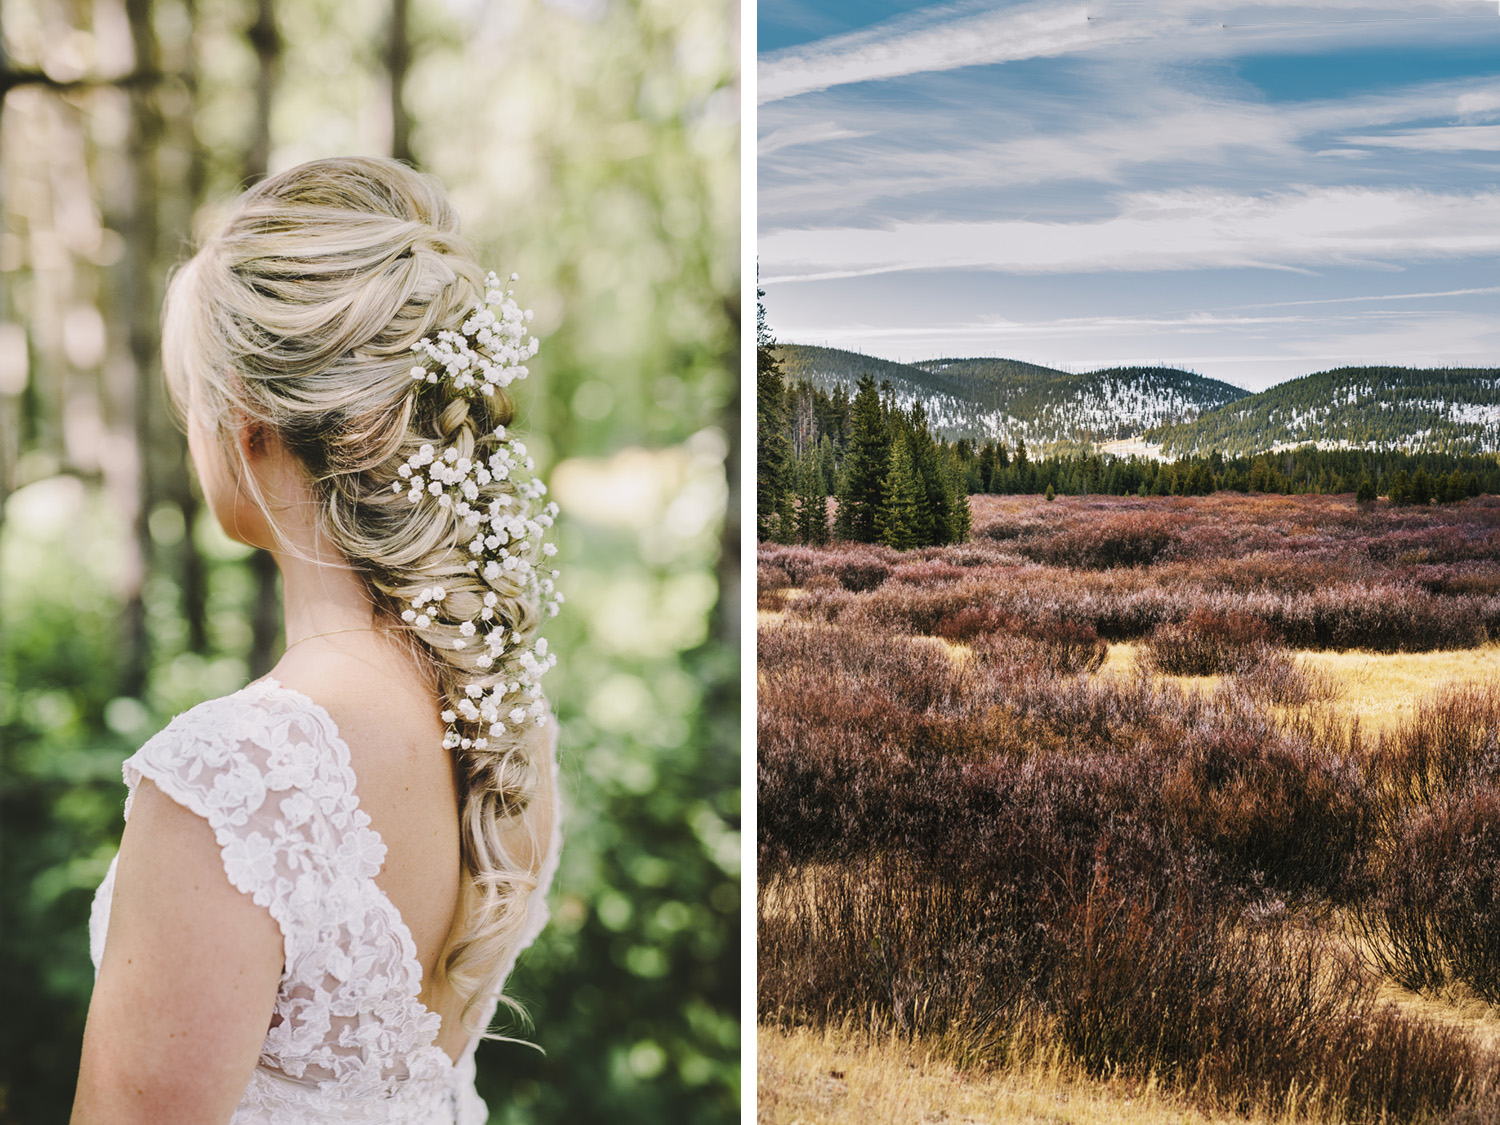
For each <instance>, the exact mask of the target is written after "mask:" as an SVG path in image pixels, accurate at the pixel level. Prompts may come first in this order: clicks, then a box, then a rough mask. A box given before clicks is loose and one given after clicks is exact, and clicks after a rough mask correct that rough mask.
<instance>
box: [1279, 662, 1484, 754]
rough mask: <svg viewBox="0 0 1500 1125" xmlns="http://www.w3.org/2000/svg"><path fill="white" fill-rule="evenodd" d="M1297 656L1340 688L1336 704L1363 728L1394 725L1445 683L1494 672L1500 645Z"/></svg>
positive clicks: (1478, 678) (1479, 678) (1407, 716)
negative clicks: (1443, 649) (1441, 650)
mask: <svg viewBox="0 0 1500 1125" xmlns="http://www.w3.org/2000/svg"><path fill="white" fill-rule="evenodd" d="M1298 659H1299V660H1301V661H1302V662H1303V663H1304V664H1306V665H1307V666H1308V667H1311V668H1314V669H1317V670H1319V671H1321V672H1323V673H1325V674H1326V675H1328V676H1331V677H1332V678H1333V679H1334V681H1335V682H1336V683H1338V684H1339V686H1340V687H1341V688H1342V689H1343V690H1342V692H1341V694H1340V697H1339V699H1338V700H1337V702H1336V705H1337V706H1338V707H1339V708H1340V709H1341V710H1343V711H1344V713H1345V714H1347V715H1349V716H1350V717H1354V716H1356V715H1357V716H1358V717H1359V721H1360V725H1361V726H1362V727H1363V728H1364V729H1365V730H1366V731H1368V732H1371V733H1374V732H1375V731H1379V730H1385V729H1388V728H1391V727H1395V726H1398V725H1399V724H1400V723H1402V722H1405V721H1406V720H1407V719H1409V718H1411V716H1412V713H1413V711H1414V710H1415V709H1416V704H1417V702H1418V701H1419V700H1420V699H1421V698H1422V697H1423V696H1425V695H1428V694H1430V693H1431V692H1432V691H1433V690H1435V689H1436V688H1439V687H1441V686H1442V685H1443V684H1446V683H1458V682H1462V681H1466V680H1482V679H1487V678H1489V677H1491V676H1496V675H1500V645H1494V644H1491V645H1485V646H1484V647H1483V648H1468V649H1454V650H1449V651H1445V652H1411V653H1405V652H1398V653H1373V652H1303V653H1299V654H1298Z"/></svg>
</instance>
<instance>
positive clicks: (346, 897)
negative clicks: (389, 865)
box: [89, 679, 560, 1125]
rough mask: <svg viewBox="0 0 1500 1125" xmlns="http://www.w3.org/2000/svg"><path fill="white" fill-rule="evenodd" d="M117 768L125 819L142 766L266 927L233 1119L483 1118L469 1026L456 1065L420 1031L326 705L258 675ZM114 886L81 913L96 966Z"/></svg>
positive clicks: (399, 924) (240, 1122)
mask: <svg viewBox="0 0 1500 1125" xmlns="http://www.w3.org/2000/svg"><path fill="white" fill-rule="evenodd" d="M554 769H555V765H554ZM124 772H125V784H126V785H127V786H128V787H129V790H130V796H128V797H127V798H126V801H125V815H126V817H127V818H128V817H129V816H130V803H131V799H132V798H133V797H134V795H135V789H136V786H137V785H139V784H140V781H141V779H142V778H149V779H150V780H151V781H152V782H154V783H155V784H156V785H157V787H159V788H160V789H161V790H162V792H164V793H166V794H167V795H168V796H169V797H171V798H172V799H173V800H174V801H177V802H178V803H179V804H181V805H183V806H185V807H186V808H188V809H191V810H192V811H193V812H195V813H197V814H198V815H199V816H201V817H203V818H204V819H205V820H207V821H208V823H209V825H210V826H212V828H213V830H214V834H215V836H216V837H217V838H218V842H219V847H220V849H221V852H222V855H223V859H224V872H225V874H226V875H227V876H228V878H229V881H230V882H231V883H232V884H234V886H236V887H237V888H239V889H240V890H241V891H243V892H244V893H245V894H248V895H250V896H252V897H253V898H254V900H255V902H256V903H257V904H258V905H260V906H263V907H265V908H266V909H267V910H269V911H270V913H271V916H272V917H273V918H274V919H275V920H276V923H277V925H278V926H279V927H280V929H281V933H282V939H283V944H284V948H285V953H286V963H285V967H284V968H283V970H282V977H281V988H280V990H279V992H278V994H277V997H276V1007H275V1011H274V1013H273V1015H272V1018H271V1024H270V1027H269V1029H268V1030H267V1032H266V1039H265V1043H264V1044H262V1046H261V1053H260V1060H259V1062H258V1064H257V1065H256V1067H255V1071H254V1072H253V1074H252V1075H251V1077H250V1084H249V1085H248V1086H247V1087H246V1089H245V1094H244V1097H243V1098H241V1099H240V1103H239V1106H238V1107H237V1108H236V1110H235V1113H234V1116H233V1117H232V1118H231V1122H232V1123H233V1125H293V1123H296V1125H312V1123H320V1122H352V1121H357V1122H380V1123H388V1125H398V1123H400V1125H436V1123H439V1122H441V1123H443V1125H484V1122H485V1121H486V1120H487V1117H488V1114H487V1112H486V1109H485V1105H484V1102H483V1101H482V1100H480V1098H479V1095H478V1094H477V1093H476V1092H475V1090H474V1047H475V1045H476V1043H477V1040H475V1041H474V1042H471V1043H470V1044H469V1047H468V1049H467V1050H466V1051H465V1052H464V1054H463V1055H462V1057H461V1058H460V1059H459V1061H458V1062H457V1063H453V1062H452V1061H450V1059H449V1058H448V1055H447V1054H446V1052H444V1051H443V1049H442V1048H441V1047H438V1046H436V1045H435V1044H434V1042H433V1040H434V1038H435V1037H436V1035H437V1032H438V1027H439V1023H440V1021H439V1018H438V1016H437V1014H436V1013H435V1012H431V1011H429V1010H428V1009H427V1008H426V1007H425V1006H424V1005H423V1004H422V1003H421V1001H420V1000H418V999H417V996H418V994H419V993H420V991H421V988H422V966H421V964H420V962H418V960H417V949H416V945H415V943H414V942H413V941H412V936H411V932H410V931H409V930H408V929H407V927H406V924H405V923H404V922H403V921H402V920H401V915H400V914H399V913H398V912H397V910H396V907H395V905H394V904H393V903H392V902H391V901H390V899H389V898H387V897H386V895H385V893H384V892H383V891H382V890H381V889H380V888H379V886H377V885H376V883H375V879H374V876H375V874H376V873H377V872H378V871H379V870H380V868H381V864H382V863H383V862H384V860H385V844H384V843H383V842H382V841H381V839H380V836H379V834H378V833H376V832H375V830H374V829H372V828H371V827H370V817H369V815H368V814H367V813H365V812H364V811H363V810H361V809H360V807H359V799H358V798H357V797H356V796H355V792H354V772H353V770H352V769H350V766H349V747H348V746H347V745H345V743H344V741H343V739H342V738H340V737H339V732H338V728H337V727H335V726H334V723H333V720H332V719H331V718H330V717H329V715H328V712H326V711H325V710H323V708H322V707H320V706H318V705H317V704H316V703H314V702H313V701H312V700H310V699H308V698H307V697H306V696H305V695H302V694H301V693H299V692H296V691H293V690H291V689H290V688H285V687H282V686H281V685H280V684H279V683H277V682H276V681H275V680H270V679H265V680H258V681H256V682H255V683H253V684H251V685H250V686H249V687H247V688H245V689H243V690H242V691H238V692H236V693H235V694H233V695H228V696H225V697H224V698H222V699H213V700H210V701H209V702H207V703H202V704H200V705H198V706H197V707H194V708H193V709H192V710H190V711H187V712H184V713H183V714H181V715H179V716H177V718H175V719H173V720H172V722H171V723H170V724H168V726H167V727H166V729H164V730H163V731H162V732H161V733H160V734H158V735H156V736H155V737H154V738H152V739H151V740H150V741H149V742H147V743H146V744H145V745H144V746H142V747H141V749H140V750H138V751H137V752H136V753H135V754H134V755H132V756H131V757H130V758H128V759H127V760H126V762H125V771H124ZM559 842H560V836H559V833H557V832H556V831H554V833H553V839H552V846H551V849H550V850H549V853H548V857H547V861H546V864H545V866H544V868H543V870H542V875H541V880H540V883H539V885H538V888H537V890H536V891H535V892H534V893H533V894H532V896H531V899H530V901H529V902H528V904H527V924H526V931H525V935H524V937H523V939H522V941H521V943H520V944H519V945H518V946H517V947H516V950H515V952H514V953H512V954H511V956H510V963H509V964H507V965H506V966H505V970H506V973H507V974H508V973H509V971H510V968H511V966H512V965H514V963H515V956H516V954H519V953H520V951H521V950H522V949H524V948H525V947H526V946H528V945H530V944H531V942H532V941H533V940H534V939H535V938H536V935H537V934H538V933H539V932H540V931H541V929H542V927H543V926H544V925H545V924H546V921H547V906H546V891H547V887H548V885H549V884H550V882H551V879H552V875H553V873H554V872H555V871H556V869H557V859H558V845H559ZM114 885H115V868H114V864H111V865H110V869H109V874H108V875H106V876H105V878H104V882H103V883H102V884H100V886H99V890H98V891H97V892H96V893H95V895H94V908H93V914H92V916H91V917H90V919H89V946H90V952H91V954H92V956H93V960H94V967H95V970H96V971H97V970H98V966H99V962H100V958H101V957H102V955H103V952H104V938H105V934H106V932H107V931H108V927H109V909H110V901H111V899H112V897H113V895H114Z"/></svg>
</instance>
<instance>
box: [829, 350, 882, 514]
mask: <svg viewBox="0 0 1500 1125" xmlns="http://www.w3.org/2000/svg"><path fill="white" fill-rule="evenodd" d="M889 458H890V444H889V439H888V438H887V436H886V425H885V417H884V411H883V410H882V408H881V404H880V395H879V393H878V392H877V391H876V390H875V380H874V379H873V378H871V377H870V376H868V375H864V376H861V378H860V380H859V391H858V393H856V394H855V396H854V405H853V408H852V410H851V413H850V419H849V445H848V449H847V450H846V452H845V454H844V479H843V484H842V486H841V487H840V489H839V497H838V499H839V509H838V516H837V519H836V522H835V525H834V534H835V535H837V536H838V537H839V538H840V539H852V540H853V541H854V542H856V543H873V542H875V540H876V539H877V538H879V526H878V524H877V522H876V517H877V515H878V513H879V512H880V507H881V504H882V503H883V502H884V498H885V476H886V471H887V465H888V462H889Z"/></svg>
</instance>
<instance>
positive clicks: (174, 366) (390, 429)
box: [162, 158, 555, 1030]
mask: <svg viewBox="0 0 1500 1125" xmlns="http://www.w3.org/2000/svg"><path fill="white" fill-rule="evenodd" d="M483 285H484V274H483V272H482V271H481V270H480V268H479V265H478V263H477V262H476V261H475V259H474V256H473V254H472V252H471V251H470V249H469V248H468V246H467V244H466V243H465V242H464V241H463V239H462V238H461V237H460V235H459V232H458V221H457V218H456V216H455V214H454V212H453V208H452V206H451V205H450V204H449V202H448V200H447V198H446V196H445V194H444V192H443V190H442V188H441V186H440V185H439V184H438V183H437V181H436V180H435V179H433V178H432V177H430V176H426V175H423V174H421V173H418V172H415V171H413V170H412V169H411V168H408V167H406V166H405V165H403V164H399V163H397V162H395V161H392V160H378V159H367V158H342V159H334V160H318V161H313V162H311V163H308V164H303V165H300V166H299V167H296V168H293V169H291V170H290V171H287V172H283V173H281V174H280V175H277V176H274V177H272V178H270V179H268V180H265V181H263V182H262V183H260V184H258V185H257V186H256V187H254V188H252V189H251V190H250V191H249V192H247V193H246V194H245V196H244V197H243V198H242V199H241V200H240V201H239V203H238V205H237V206H236V207H235V209H234V211H233V213H232V214H231V215H230V217H229V218H228V220H227V222H226V224H225V226H224V228H223V229H222V230H221V231H220V232H219V233H218V234H216V235H214V236H213V237H212V238H210V239H209V240H208V241H207V242H206V243H205V244H204V245H203V246H202V248H201V249H200V250H199V251H198V252H197V254H196V255H194V257H193V258H192V259H191V260H190V261H189V262H187V263H186V264H185V265H184V266H183V267H182V268H181V269H180V270H179V271H177V273H176V274H175V276H174V277H173V278H172V281H171V284H170V285H169V287H168V291H167V299H166V304H165V307H164V310H163V332H162V365H163V368H164V371H165V374H166V377H167V385H168V387H169V389H170V392H171V395H172V398H173V401H174V404H175V405H176V407H177V409H178V411H179V412H186V410H187V409H188V406H187V404H188V402H189V401H190V399H191V398H192V397H193V396H192V395H191V394H190V392H192V391H196V392H197V394H196V397H197V403H196V407H195V409H196V412H197V413H198V414H199V415H200V416H201V417H202V418H203V419H204V420H208V421H210V422H212V424H214V425H215V426H216V427H217V437H218V440H219V444H220V445H221V446H222V448H223V449H224V450H225V451H226V453H227V454H229V456H230V457H231V459H232V460H231V464H232V465H234V467H235V469H236V470H237V473H238V477H239V479H240V480H241V481H242V482H247V483H248V484H249V485H250V487H252V488H253V485H254V482H253V478H252V477H251V474H250V473H249V472H248V466H247V465H246V464H245V463H244V457H243V453H242V452H241V450H240V446H239V443H238V442H237V441H235V440H233V428H234V427H236V426H242V425H245V424H247V423H251V424H259V425H263V426H266V427H269V428H271V430H272V431H274V433H276V434H277V435H278V437H279V438H280V440H281V441H282V442H283V443H284V444H285V446H286V447H287V449H288V450H290V451H291V452H292V453H293V454H294V455H295V456H296V457H297V458H298V459H299V460H300V461H301V462H302V464H303V465H304V466H305V467H306V469H307V472H308V476H309V479H310V481H311V484H312V488H313V491H314V495H315V496H316V498H317V501H318V513H317V525H318V530H319V533H320V535H321V536H322V537H323V540H324V541H325V542H327V543H328V544H330V545H331V546H332V547H334V548H335V549H336V550H337V551H338V552H339V553H340V554H341V555H342V556H343V558H344V559H346V560H347V562H348V564H349V565H350V567H352V568H353V570H354V571H355V572H356V573H357V574H359V575H360V576H361V577H362V578H363V579H364V581H365V584H366V586H367V588H368V590H369V593H370V596H371V600H372V602H373V603H374V605H375V607H376V610H377V614H378V616H380V617H381V618H384V619H386V620H387V621H388V623H389V624H390V627H391V629H392V630H401V634H400V635H403V636H405V637H406V638H407V639H408V643H409V645H410V648H411V650H412V652H413V655H414V656H415V657H416V659H417V660H418V662H419V663H420V665H421V666H422V667H423V668H424V669H425V670H426V671H427V672H428V673H429V674H430V677H431V680H432V682H433V683H434V685H435V687H436V689H437V694H438V696H439V697H440V699H441V708H442V709H454V708H458V707H459V706H460V701H462V700H465V698H466V692H465V689H466V688H470V687H471V686H474V687H478V688H481V689H484V690H486V691H488V690H490V689H492V688H494V687H495V686H496V685H501V690H502V691H504V690H505V687H504V685H505V681H506V675H505V673H506V668H505V665H504V662H501V663H499V664H496V665H495V666H494V667H484V666H481V651H482V650H481V648H480V647H478V646H476V647H474V648H468V647H462V646H460V647H455V645H454V640H455V639H456V638H458V637H459V636H460V633H459V627H458V625H457V624H448V623H444V622H441V621H439V620H437V618H436V616H435V615H434V616H433V617H432V618H431V619H430V621H429V619H427V618H426V617H423V618H420V619H419V620H418V621H417V623H416V624H412V625H403V624H401V613H402V611H403V610H404V609H405V608H406V607H407V606H408V605H409V604H410V603H411V600H412V599H413V598H414V597H417V596H418V595H419V594H421V592H422V591H423V589H424V588H426V587H428V586H430V585H432V584H434V583H441V585H442V586H443V587H444V589H445V590H446V592H447V599H448V601H447V603H446V604H447V607H448V608H450V609H451V610H453V613H452V614H449V615H448V616H454V617H455V619H460V620H468V619H470V618H473V617H474V616H475V615H476V614H477V613H478V612H479V608H480V606H481V604H483V599H484V596H485V595H486V594H495V595H498V604H496V605H495V606H494V611H495V615H496V618H497V620H498V623H499V624H500V625H502V626H503V627H504V628H505V629H506V630H507V631H509V632H510V633H511V634H512V635H513V636H514V640H515V642H516V643H517V644H521V645H524V644H525V643H526V642H527V641H529V639H530V638H531V636H532V634H533V633H534V632H535V630H536V627H537V625H538V623H539V619H540V616H541V613H540V606H539V605H538V604H537V601H536V598H535V596H534V593H532V592H528V590H527V589H526V588H525V587H523V586H522V585H521V584H520V583H517V582H516V581H515V580H514V579H513V578H512V577H511V575H510V573H509V572H504V573H502V574H500V575H499V576H497V577H495V578H493V579H488V580H487V579H486V578H485V577H484V575H483V574H482V573H476V572H472V571H471V570H470V569H468V568H466V566H465V563H466V561H467V560H468V557H469V556H468V553H467V552H466V551H465V550H464V548H463V547H462V546H461V545H460V523H461V521H460V520H459V518H458V517H457V516H456V515H455V514H454V512H453V511H452V510H451V509H444V508H438V507H436V506H435V505H428V504H413V503H410V502H409V501H408V500H407V498H406V496H404V495H402V494H400V493H397V492H394V491H393V490H392V484H393V482H395V481H396V480H397V479H398V475H397V474H398V470H399V469H400V467H401V466H402V465H403V464H404V463H405V462H406V460H407V459H408V458H409V457H411V456H412V455H413V454H415V453H416V452H417V451H418V450H419V449H420V447H421V446H423V445H424V444H431V445H434V446H436V447H437V448H438V449H443V448H446V447H453V448H456V449H457V450H458V453H459V455H460V456H462V457H470V458H473V457H474V456H475V446H476V444H478V443H482V442H484V441H485V440H486V439H487V435H489V434H491V433H493V432H494V430H495V429H496V427H497V426H502V425H509V423H510V421H511V416H512V413H513V408H512V405H511V403H510V400H509V398H508V397H507V396H506V395H505V394H504V392H503V391H501V392H499V393H496V394H495V395H494V396H493V397H491V398H486V399H480V398H476V399H474V400H473V401H470V400H468V399H466V398H464V397H460V396H457V395H450V394H448V393H447V391H446V388H445V389H443V390H439V389H437V388H431V389H427V388H424V389H422V390H421V391H420V392H419V391H418V390H416V389H414V387H413V380H412V378H411V375H410V372H411V369H412V365H413V354H412V345H413V344H415V343H416V342H417V341H418V340H420V339H421V338H422V337H424V336H434V335H436V333H438V332H439V331H442V330H444V329H455V328H457V327H458V326H459V325H461V324H462V322H463V321H464V319H465V317H466V315H467V314H468V312H469V310H471V309H472V307H473V306H474V304H475V303H476V301H478V300H479V299H480V298H481V297H482V294H483ZM500 497H508V498H510V500H512V501H513V500H514V499H515V497H516V488H515V485H514V483H513V482H512V481H510V480H492V481H491V482H489V483H488V484H486V485H484V486H483V487H482V489H481V495H480V497H479V501H480V502H481V503H488V502H489V501H492V500H495V499H497V498H500ZM256 498H257V500H260V502H261V507H262V509H263V510H265V511H266V515H267V519H268V522H269V523H270V525H271V526H272V528H273V529H274V528H275V518H274V515H273V513H271V512H270V511H269V509H268V507H267V505H266V504H265V503H264V501H263V499H261V498H260V497H259V496H258V495H257V497H256ZM507 502H509V501H507ZM471 534H472V533H471ZM423 621H428V623H427V624H426V625H423V624H422V622H423ZM534 729H535V728H532V730H533V731H534ZM538 740H539V736H538V735H537V734H535V733H524V732H521V731H518V730H516V729H515V728H514V726H513V725H512V726H509V727H507V729H506V732H505V733H503V734H499V735H495V734H491V735H490V736H489V737H488V738H485V739H478V738H475V739H468V740H466V741H468V742H470V743H473V742H478V745H477V746H475V745H469V746H464V747H454V748H453V753H454V754H455V755H456V757H457V760H458V764H459V769H458V771H457V772H458V776H459V779H460V788H461V793H460V800H461V814H460V818H461V840H462V849H461V854H462V862H463V871H464V875H465V888H464V894H463V900H462V903H461V915H460V917H461V918H462V920H463V921H462V925H461V926H460V927H458V928H456V930H455V934H454V936H453V937H452V938H450V940H449V942H448V944H447V946H446V947H445V949H444V950H443V953H442V956H441V957H440V959H439V968H440V971H441V972H442V974H443V975H444V977H445V978H446V980H447V981H448V984H449V986H450V987H451V988H452V989H453V990H454V992H455V993H456V994H457V995H458V996H459V997H460V999H461V1000H462V1001H463V1016H462V1019H463V1022H464V1025H465V1026H466V1027H468V1028H469V1029H470V1030H478V1028H477V1027H476V1026H475V1021H476V1019H480V1018H483V1015H484V1007H485V1001H487V1000H488V999H489V998H490V997H492V996H494V995H496V994H497V993H498V992H499V987H500V984H501V981H500V979H499V977H500V973H501V972H502V970H503V968H504V966H505V964H506V963H507V961H508V960H509V958H507V957H506V953H507V952H508V951H510V950H511V949H512V948H513V947H514V946H515V944H516V943H517V941H518V939H519V937H520V934H521V931H522V929H523V927H524V923H525V914H526V910H525V904H526V899H527V896H528V894H529V893H530V891H531V890H533V889H534V888H535V886H536V884H537V877H538V871H539V868H540V866H541V863H542V859H543V856H544V854H545V851H546V848H545V841H542V840H539V839H538V836H539V832H538V828H537V825H538V822H541V823H543V824H548V825H550V822H551V817H552V816H554V815H555V807H554V806H555V794H554V793H553V791H552V775H551V770H550V765H549V764H548V763H547V762H546V760H545V759H546V754H545V752H544V751H541V750H539V741H538ZM532 812H536V813H537V814H538V815H535V816H533V815H528V814H529V813H532ZM516 827H521V828H523V829H525V830H526V832H524V833H523V836H524V837H525V838H527V839H528V840H529V847H527V848H526V849H525V850H526V851H527V852H528V853H529V854H527V855H525V856H524V857H523V856H518V855H517V854H515V849H514V848H513V847H512V846H508V845H507V840H508V839H514V833H513V832H512V831H511V830H513V829H515V828H516Z"/></svg>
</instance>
